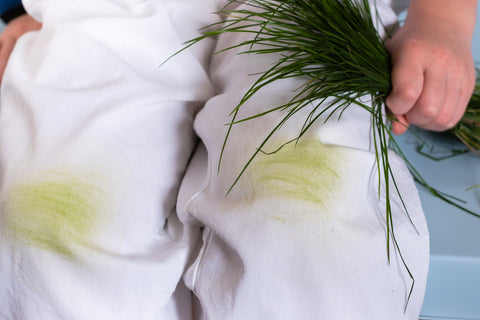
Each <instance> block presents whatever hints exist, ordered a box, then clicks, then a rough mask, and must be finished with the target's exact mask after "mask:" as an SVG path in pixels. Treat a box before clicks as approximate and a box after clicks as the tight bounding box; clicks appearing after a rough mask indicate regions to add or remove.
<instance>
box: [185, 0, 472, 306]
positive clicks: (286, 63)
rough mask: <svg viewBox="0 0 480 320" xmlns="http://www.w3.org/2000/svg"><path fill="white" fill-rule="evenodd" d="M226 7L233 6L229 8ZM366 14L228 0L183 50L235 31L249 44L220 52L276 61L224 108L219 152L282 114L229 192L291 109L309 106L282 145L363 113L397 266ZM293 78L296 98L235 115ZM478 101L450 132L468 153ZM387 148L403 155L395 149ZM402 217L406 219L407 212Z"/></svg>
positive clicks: (302, 2) (379, 82)
mask: <svg viewBox="0 0 480 320" xmlns="http://www.w3.org/2000/svg"><path fill="white" fill-rule="evenodd" d="M242 3H247V4H248V6H242V5H241V4H242ZM231 5H233V8H234V9H232V10H229V9H228V8H229V7H230V6H231ZM236 5H238V6H236ZM372 9H373V10H375V8H371V7H370V5H369V2H368V0H247V1H239V0H233V1H230V3H229V5H227V6H226V7H225V9H224V10H222V11H221V12H220V14H221V15H223V16H224V17H225V20H224V21H222V22H221V23H218V24H214V25H211V26H208V27H207V28H206V29H205V30H204V32H203V33H202V35H201V36H200V37H198V38H195V39H192V40H190V41H189V42H187V43H186V46H185V47H184V49H186V48H188V47H189V46H191V45H194V44H196V43H197V42H199V41H202V40H203V39H205V38H209V37H216V36H219V35H222V34H226V33H237V32H241V33H251V37H249V40H245V41H244V42H241V43H237V44H235V45H233V46H232V47H229V48H226V49H224V50H222V51H227V50H231V49H235V48H240V50H241V53H240V54H270V55H275V56H276V57H278V59H277V61H276V62H275V63H274V64H273V65H272V66H271V67H270V68H269V69H267V70H265V71H264V72H262V73H261V74H260V76H259V78H258V80H256V82H255V83H254V84H253V85H252V86H251V87H250V89H249V90H248V91H247V93H246V94H245V95H244V96H243V98H242V99H241V101H240V102H239V103H238V105H237V106H236V107H235V108H234V109H233V110H232V113H231V121H230V123H229V124H228V125H229V129H228V131H227V135H226V137H225V141H224V145H223V149H222V155H223V150H224V149H225V145H226V143H227V142H228V137H229V134H230V132H231V130H232V128H233V126H234V125H235V124H236V123H239V122H242V121H254V119H255V118H257V117H261V116H263V115H265V114H268V113H270V112H282V113H283V115H284V116H283V118H282V120H281V121H280V122H279V123H278V124H277V126H275V128H274V129H273V130H272V131H270V132H266V135H265V139H264V140H263V142H262V143H261V144H260V145H259V146H258V148H257V151H256V152H254V153H253V154H252V156H251V157H250V159H249V161H248V162H247V163H246V164H245V166H244V168H243V169H242V170H241V172H240V173H239V174H238V176H237V178H236V180H235V181H234V183H233V185H232V186H231V188H233V187H234V186H235V184H236V183H237V182H238V180H239V179H240V178H241V176H242V174H243V173H244V172H245V170H247V168H248V167H249V165H250V163H251V162H252V161H253V159H254V158H255V157H256V156H257V155H258V153H261V152H263V151H262V148H263V147H264V145H265V144H266V143H267V142H268V141H269V139H271V138H272V137H273V136H274V135H275V133H276V132H277V131H278V129H279V128H280V127H281V126H282V125H283V124H284V123H285V122H287V121H289V120H290V118H291V117H292V116H293V115H295V114H296V113H297V112H298V111H299V110H301V109H303V108H305V107H308V108H311V107H312V106H314V108H313V110H312V111H311V112H309V114H308V116H307V117H306V118H305V121H304V123H303V126H302V127H301V130H300V131H299V133H298V135H297V136H295V137H292V139H291V140H290V141H287V142H286V143H289V142H292V141H297V140H298V139H301V138H302V136H303V135H304V134H305V132H307V131H308V130H309V129H310V128H311V127H312V125H313V124H314V123H316V122H318V121H325V120H323V119H325V118H326V119H327V120H326V121H330V119H331V118H332V117H333V116H334V115H335V114H337V115H338V114H340V117H341V114H342V113H343V112H348V110H347V109H348V107H349V106H351V105H352V104H355V105H358V106H361V107H362V108H365V109H366V110H367V111H368V112H370V113H371V115H372V118H373V123H374V125H373V129H372V130H373V135H374V138H375V139H374V141H375V152H376V156H377V169H378V171H379V177H380V178H379V181H378V183H379V184H380V183H381V182H382V180H383V183H384V185H385V189H384V192H385V198H386V207H385V219H386V230H387V256H388V257H389V259H390V251H391V249H390V243H393V245H394V247H395V249H396V251H397V252H398V253H399V255H400V258H401V259H402V261H403V257H402V254H401V250H400V246H399V244H398V242H397V240H396V238H395V233H394V225H393V219H392V208H391V202H390V201H391V199H390V197H391V193H392V192H397V193H398V194H400V192H399V190H398V188H397V185H396V182H395V177H394V176H393V173H392V170H391V167H390V164H389V156H388V150H389V141H390V140H393V139H390V138H391V135H392V133H391V128H390V124H389V120H391V119H388V117H387V116H386V115H385V112H384V107H383V105H384V99H385V98H386V97H387V95H388V94H389V92H390V91H391V81H390V72H391V68H392V66H391V59H390V55H389V53H388V51H387V50H386V48H385V44H384V39H382V37H381V36H380V35H379V33H378V31H377V28H376V27H382V25H381V22H380V21H378V20H376V19H374V18H373V14H372ZM293 77H299V78H302V79H305V82H304V83H303V85H302V86H301V87H300V88H292V90H296V91H295V92H296V94H295V95H294V97H293V98H292V99H291V100H290V101H289V102H287V103H285V104H283V105H280V106H271V108H267V109H266V110H264V111H263V112H262V113H259V114H258V115H256V116H253V117H249V118H247V119H238V118H237V115H238V112H239V110H240V108H241V107H242V105H243V104H244V103H245V102H246V101H247V100H249V99H250V98H251V97H252V96H254V95H255V94H257V93H258V92H259V91H261V90H262V88H263V87H265V86H267V85H269V84H270V83H272V82H275V81H277V80H281V79H286V78H293ZM479 91H480V89H479ZM365 96H370V98H371V99H370V100H371V104H370V105H366V104H364V103H362V102H361V101H364V99H363V100H360V98H364V97H365ZM477 97H479V96H477ZM479 102H480V98H477V100H475V103H476V104H475V108H473V107H472V108H469V111H467V115H466V117H465V118H464V120H463V121H462V123H461V124H459V125H458V126H457V127H456V128H455V129H454V131H455V132H456V134H457V135H458V136H459V137H460V138H461V139H462V140H463V141H465V142H466V143H467V144H468V145H469V146H470V147H471V148H474V149H480V148H479V137H480V134H479V130H480V129H479V126H478V121H477V120H476V118H478V110H479V109H478V106H479V104H480V103H479ZM472 103H473V102H472ZM472 118H473V120H472ZM321 119H322V120H321ZM466 133H473V134H466ZM393 143H394V142H393ZM393 147H394V149H397V150H398V151H399V152H400V154H401V155H403V154H402V153H401V150H399V148H398V146H395V145H394V146H393ZM403 156H404V155H403ZM404 158H405V156H404ZM220 161H221V160H220ZM407 164H408V165H409V168H410V170H411V172H412V173H413V175H414V178H415V179H416V180H417V181H418V182H420V183H422V184H424V185H425V186H427V187H428V188H429V190H430V191H431V192H432V193H433V194H434V195H436V196H438V197H440V198H441V199H443V200H445V201H446V202H448V203H450V204H452V205H454V206H457V207H459V208H460V209H462V210H464V211H467V212H469V213H471V214H474V215H477V214H476V213H474V212H472V211H470V210H468V209H465V208H464V207H462V206H461V205H460V204H458V203H457V202H456V201H455V200H454V199H450V198H449V197H448V196H445V195H444V194H442V193H440V192H438V191H437V190H435V189H434V188H431V187H430V186H429V185H428V183H427V182H426V181H425V180H424V179H423V178H422V177H421V175H420V174H419V172H418V171H416V170H415V168H414V167H413V166H412V165H411V164H410V163H409V162H408V161H407ZM219 165H220V163H219ZM230 190H231V189H230ZM379 190H381V188H379ZM400 198H401V194H400ZM404 207H405V205H404ZM405 212H407V210H406V208H405ZM406 214H407V215H408V212H407V213H406ZM412 224H413V223H412ZM403 264H404V266H405V268H406V270H407V271H408V274H409V275H410V278H411V280H412V287H411V290H410V292H409V294H408V298H407V303H408V299H409V298H410V295H411V293H412V290H413V284H414V278H413V275H412V273H411V272H410V270H409V268H408V266H407V265H406V263H405V261H403Z"/></svg>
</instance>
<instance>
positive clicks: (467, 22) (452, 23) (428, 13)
mask: <svg viewBox="0 0 480 320" xmlns="http://www.w3.org/2000/svg"><path fill="white" fill-rule="evenodd" d="M476 12H477V0H411V1H410V6H409V9H408V14H407V21H408V24H410V23H411V24H412V25H417V24H422V25H429V24H436V23H443V24H444V25H446V26H449V28H452V29H455V30H457V31H458V32H460V33H459V34H458V35H459V36H460V35H461V36H463V37H465V38H468V39H470V40H471V39H472V36H473V31H474V29H475V20H476Z"/></svg>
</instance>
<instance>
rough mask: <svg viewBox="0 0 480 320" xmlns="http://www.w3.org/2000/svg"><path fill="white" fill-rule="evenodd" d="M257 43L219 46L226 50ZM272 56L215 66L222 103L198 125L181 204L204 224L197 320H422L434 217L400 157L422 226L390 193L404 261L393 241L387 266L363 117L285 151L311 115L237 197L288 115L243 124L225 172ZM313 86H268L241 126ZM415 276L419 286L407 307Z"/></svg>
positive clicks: (323, 127)
mask: <svg viewBox="0 0 480 320" xmlns="http://www.w3.org/2000/svg"><path fill="white" fill-rule="evenodd" d="M376 2H377V5H378V12H379V14H380V16H381V18H382V19H383V21H386V23H385V24H386V25H388V24H389V23H390V22H393V21H394V14H393V12H392V11H391V9H389V8H388V7H387V6H386V5H384V4H382V3H380V2H379V1H376ZM251 36H252V35H248V34H247V35H246V34H235V35H232V34H229V35H226V36H220V37H219V39H218V43H217V47H216V50H221V49H223V48H226V47H229V46H231V45H234V44H238V43H241V41H244V40H246V39H247V37H251ZM240 50H241V48H239V49H238V51H240ZM274 58H275V57H271V56H266V55H235V52H226V53H222V54H218V55H215V56H214V57H213V59H212V66H211V70H212V71H211V76H212V80H213V81H214V83H215V84H216V85H217V86H218V87H219V88H221V93H220V94H219V95H217V96H215V97H214V98H212V99H210V100H209V101H208V102H207V103H206V105H205V107H204V108H203V109H202V110H201V111H200V113H199V114H198V116H197V118H196V120H195V129H196V132H197V133H198V135H199V137H200V138H201V140H202V145H200V146H199V148H198V150H197V152H196V154H195V156H194V158H193V160H192V163H191V164H190V167H189V169H188V171H187V174H186V177H185V180H184V181H183V183H182V187H181V191H180V195H179V201H178V208H179V214H180V216H181V219H182V220H183V221H186V222H187V223H198V224H200V225H203V226H205V231H204V235H203V246H202V248H201V250H200V251H199V254H198V257H197V259H196V261H195V262H194V263H193V264H192V265H191V266H190V268H189V270H188V271H187V273H186V276H185V279H186V282H187V285H188V286H189V287H190V288H191V289H192V290H193V291H194V293H195V294H196V296H197V297H198V303H199V305H200V307H201V309H202V312H201V313H200V314H198V315H197V318H198V319H209V320H216V319H229V320H244V319H249V320H257V319H258V320H260V319H285V320H287V319H315V320H350V319H351V320H385V319H389V320H400V319H408V320H413V319H418V316H419V313H420V308H421V305H422V301H423V294H424V290H425V282H426V275H427V269H428V257H429V240H428V231H427V227H426V223H425V219H424V215H423V212H422V209H421V205H420V201H419V198H418V194H417V191H416V189H415V186H414V183H413V181H412V178H411V176H410V174H409V172H408V170H407V168H406V167H405V165H404V164H403V163H402V160H401V159H399V157H398V156H397V155H395V154H393V153H390V154H389V161H390V165H391V167H392V171H393V173H394V175H395V179H396V183H397V185H398V188H399V190H400V192H401V195H402V199H403V201H404V203H405V205H406V207H407V209H408V214H409V215H410V218H411V220H412V222H410V220H409V218H408V216H407V213H406V212H405V209H404V207H403V205H402V202H401V200H400V199H399V197H398V196H397V195H396V193H395V191H393V186H392V185H390V194H391V202H392V214H393V226H394V232H395V239H396V241H397V243H398V246H399V248H400V250H401V251H400V252H401V256H400V253H399V251H398V250H396V249H395V248H394V244H393V239H392V238H390V241H389V246H390V262H389V260H388V256H387V231H386V218H385V210H386V207H385V193H386V190H385V185H384V183H383V181H382V184H381V188H380V190H379V189H378V186H379V177H378V168H377V166H376V157H375V153H374V149H375V147H374V140H373V137H372V122H371V116H370V114H369V113H368V112H366V111H365V110H363V109H361V108H360V107H357V106H351V107H350V108H349V109H348V110H347V111H345V112H344V113H343V116H342V117H341V119H340V120H338V117H336V116H334V117H332V118H331V120H329V121H328V122H327V123H326V124H323V123H322V119H320V121H318V122H317V125H316V126H314V127H312V128H311V129H310V131H309V133H308V135H306V136H305V137H303V138H302V139H301V140H300V142H299V143H298V144H297V145H295V144H290V145H286V146H284V147H283V149H281V148H280V147H281V146H282V144H283V143H284V142H286V141H289V140H290V139H292V138H295V137H297V135H298V134H299V131H300V129H301V128H302V125H303V123H304V121H305V119H306V118H307V116H308V115H309V112H310V111H311V110H303V111H301V112H298V113H297V114H295V116H294V117H293V118H292V119H291V120H290V121H288V122H287V123H286V124H284V125H283V126H282V127H281V128H280V130H279V132H278V134H277V135H276V136H274V137H273V138H272V140H271V142H269V143H267V144H266V145H265V146H264V147H263V148H262V152H260V153H259V154H258V156H257V157H256V158H255V159H254V161H253V162H252V163H251V164H250V165H249V167H248V168H247V170H246V171H245V172H244V173H243V175H242V176H241V178H240V180H239V181H238V183H237V184H236V185H235V186H234V187H233V189H232V190H231V191H230V192H229V193H228V191H229V188H230V187H231V186H232V184H233V183H234V180H235V178H236V177H237V175H238V174H239V173H240V172H241V170H242V168H243V167H244V166H245V164H246V163H247V162H248V161H249V159H250V157H251V156H252V155H253V154H254V153H255V152H256V150H257V148H259V147H260V146H261V143H262V141H263V139H264V138H265V137H266V136H267V134H268V133H269V132H270V130H272V129H273V128H274V127H275V126H276V125H277V124H278V123H279V122H280V119H281V117H282V114H281V113H279V112H276V113H271V114H268V115H265V116H263V117H260V118H257V119H255V120H252V121H246V122H242V123H238V124H235V125H234V126H233V128H232V130H231V132H230V134H229V138H228V141H227V143H226V146H225V150H224V152H223V157H222V159H221V163H220V167H219V168H218V164H219V160H220V154H221V150H222V145H223V142H224V138H225V135H226V133H227V130H228V127H227V126H226V125H225V124H226V123H228V122H229V120H230V119H231V118H230V112H231V111H232V109H233V107H234V106H235V105H236V103H237V102H238V101H239V100H240V99H241V97H242V96H243V94H244V93H245V92H246V90H248V88H249V87H250V86H251V85H252V84H253V82H254V81H255V80H256V79H257V77H258V76H255V74H258V72H259V71H264V70H266V69H267V68H269V67H270V66H271V65H272V64H273V62H274V61H275V60H274ZM247 75H250V76H247ZM303 81H304V79H295V80H292V79H290V80H284V81H278V82H276V83H273V84H271V85H269V86H267V87H266V88H264V89H262V91H261V92H259V93H258V94H256V95H254V96H253V97H252V98H251V99H250V100H248V101H247V102H246V103H245V104H244V105H242V107H241V109H240V111H239V114H238V117H237V119H242V118H246V117H249V116H252V115H254V114H257V113H260V112H262V111H264V110H266V109H267V108H268V107H274V106H278V105H280V104H282V103H285V102H288V101H289V99H290V98H291V97H292V96H293V95H294V94H295V89H297V88H299V87H300V86H301V85H302V83H303ZM364 102H365V103H366V104H368V99H367V98H365V101H364ZM227 193H228V194H227ZM402 258H403V259H404V261H405V264H404V263H403V262H402ZM407 267H408V270H409V271H411V273H412V275H413V277H414V279H415V285H414V287H413V293H412V295H411V297H410V300H409V301H408V305H407V296H408V294H409V291H410V288H411V285H412V281H411V279H410V277H409V271H408V270H407ZM406 305H407V308H406V309H405V306H406Z"/></svg>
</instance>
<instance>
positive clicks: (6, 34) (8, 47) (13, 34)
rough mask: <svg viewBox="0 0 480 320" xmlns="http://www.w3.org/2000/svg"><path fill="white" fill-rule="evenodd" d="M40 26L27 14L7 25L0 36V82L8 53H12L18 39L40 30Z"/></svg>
mask: <svg viewBox="0 0 480 320" xmlns="http://www.w3.org/2000/svg"><path fill="white" fill-rule="evenodd" d="M41 26H42V25H41V24H40V23H39V22H38V21H36V20H34V19H33V18H32V17H31V16H29V15H27V14H23V15H21V16H19V17H17V18H15V19H13V20H12V21H10V22H9V23H8V24H7V26H6V27H5V29H4V30H3V32H2V34H0V82H1V81H2V78H3V72H4V71H5V66H6V65H7V61H8V58H9V57H10V53H12V50H13V47H14V46H15V43H16V42H17V40H18V38H20V37H21V36H22V35H23V34H24V33H26V32H28V31H33V30H38V29H40V28H41Z"/></svg>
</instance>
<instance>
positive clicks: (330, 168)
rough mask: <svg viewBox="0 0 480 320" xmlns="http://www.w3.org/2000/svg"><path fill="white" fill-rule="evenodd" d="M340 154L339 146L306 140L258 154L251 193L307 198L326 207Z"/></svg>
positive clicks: (330, 195)
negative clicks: (252, 191) (270, 152)
mask: <svg viewBox="0 0 480 320" xmlns="http://www.w3.org/2000/svg"><path fill="white" fill-rule="evenodd" d="M341 156H342V153H341V152H340V149H339V148H336V147H334V146H327V145H324V144H322V143H321V142H320V141H317V140H308V139H307V140H300V141H299V142H298V143H297V144H295V143H290V144H287V145H285V146H284V147H283V148H282V149H280V150H279V151H277V152H275V153H272V154H268V155H263V156H259V158H258V159H257V161H256V162H255V164H254V168H253V170H252V174H253V179H254V181H255V182H254V183H255V193H256V194H257V195H261V196H263V197H271V198H281V199H295V200H301V201H307V202H310V203H313V204H315V205H317V206H321V207H322V208H323V209H326V208H327V206H328V202H329V199H330V198H331V197H332V195H333V194H334V191H335V190H336V188H337V186H338V182H339V176H338V167H339V165H340V164H341V162H342V160H341Z"/></svg>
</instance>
